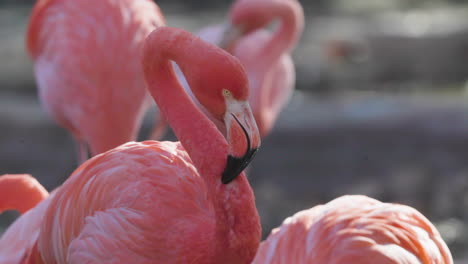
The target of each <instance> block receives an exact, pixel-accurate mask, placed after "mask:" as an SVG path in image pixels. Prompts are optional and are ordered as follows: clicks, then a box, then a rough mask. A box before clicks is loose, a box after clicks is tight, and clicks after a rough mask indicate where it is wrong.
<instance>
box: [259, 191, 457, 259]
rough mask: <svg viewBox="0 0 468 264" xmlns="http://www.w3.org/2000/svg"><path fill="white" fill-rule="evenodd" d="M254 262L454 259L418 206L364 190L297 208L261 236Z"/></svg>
mask: <svg viewBox="0 0 468 264" xmlns="http://www.w3.org/2000/svg"><path fill="white" fill-rule="evenodd" d="M252 263H253V264H260V263H269V264H279V263H328V264H351V263H360V264H367V263H369V264H371V263H372V264H374V263H380V264H403V263H405V264H421V263H427V264H452V263H453V260H452V256H451V254H450V251H449V249H448V248H447V245H446V244H445V242H444V241H443V240H442V238H441V237H440V234H439V232H438V231H437V230H436V228H435V227H434V226H433V225H432V224H431V222H429V220H427V219H426V218H425V217H424V216H423V215H422V214H421V213H419V212H418V211H417V210H415V209H413V208H411V207H409V206H405V205H399V204H391V203H381V202H379V201H377V200H374V199H371V198H369V197H366V196H361V195H350V196H342V197H339V198H337V199H335V200H333V201H331V202H329V203H327V204H325V205H319V206H315V207H313V208H311V209H308V210H304V211H301V212H298V213H296V214H295V215H293V216H292V217H289V218H287V219H286V220H285V221H284V222H283V224H282V225H281V226H280V227H279V228H276V229H273V231H272V232H271V234H270V236H269V237H268V238H267V240H266V241H264V242H262V243H261V245H260V247H259V249H258V253H257V255H256V256H255V259H254V261H253V262H252Z"/></svg>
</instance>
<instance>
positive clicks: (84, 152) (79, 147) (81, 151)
mask: <svg viewBox="0 0 468 264" xmlns="http://www.w3.org/2000/svg"><path fill="white" fill-rule="evenodd" d="M75 145H76V157H77V159H78V166H79V165H81V164H83V163H84V162H85V161H87V160H88V159H89V157H90V155H89V152H88V145H87V144H86V142H84V141H83V140H80V139H75Z"/></svg>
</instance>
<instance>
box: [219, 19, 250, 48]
mask: <svg viewBox="0 0 468 264" xmlns="http://www.w3.org/2000/svg"><path fill="white" fill-rule="evenodd" d="M243 34H244V30H243V29H242V27H241V26H235V25H233V24H231V23H229V22H228V23H226V24H225V25H224V30H223V33H222V36H221V39H220V41H219V44H218V46H219V47H220V48H222V49H225V50H227V49H229V48H230V47H231V46H232V44H233V43H234V42H235V41H236V40H237V39H239V38H240V37H241V36H242V35H243Z"/></svg>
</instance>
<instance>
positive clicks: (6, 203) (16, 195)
mask: <svg viewBox="0 0 468 264" xmlns="http://www.w3.org/2000/svg"><path fill="white" fill-rule="evenodd" d="M47 196H48V192H47V191H46V190H45V189H44V187H42V185H41V184H40V183H39V182H38V181H37V180H36V179H34V178H33V177H32V176H31V175H28V174H18V175H3V176H1V177H0V213H1V212H3V211H6V210H17V211H18V212H20V213H21V214H24V213H25V212H26V211H28V210H29V209H31V208H33V207H34V206H36V205H37V204H38V203H39V202H41V201H42V200H44V199H45V198H47Z"/></svg>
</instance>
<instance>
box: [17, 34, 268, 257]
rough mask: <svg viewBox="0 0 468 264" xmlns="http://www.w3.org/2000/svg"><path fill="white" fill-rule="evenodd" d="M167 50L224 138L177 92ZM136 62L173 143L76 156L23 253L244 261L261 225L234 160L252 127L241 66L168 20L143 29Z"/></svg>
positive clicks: (249, 150)
mask: <svg viewBox="0 0 468 264" xmlns="http://www.w3.org/2000/svg"><path fill="white" fill-rule="evenodd" d="M194 51H197V52H194ZM169 60H173V61H175V62H176V63H177V64H178V65H180V67H181V68H182V69H183V71H184V73H185V74H186V77H187V79H188V81H189V83H190V85H191V88H192V91H193V92H194V95H195V96H196V97H197V98H198V100H199V101H200V102H201V103H202V105H203V106H204V107H205V108H206V109H207V110H208V111H209V113H210V114H211V115H212V118H215V119H217V120H219V121H223V122H224V123H225V130H226V131H225V132H226V139H225V138H224V136H223V135H222V134H221V132H220V131H218V130H217V129H216V127H215V126H214V125H213V123H212V122H211V121H210V120H209V119H208V118H207V117H205V116H204V114H203V113H202V112H201V111H200V110H199V109H197V108H196V106H195V105H194V104H193V103H192V102H191V100H190V98H189V97H188V96H187V95H186V94H185V92H184V90H183V88H182V87H181V86H180V84H179V83H178V81H177V79H176V76H175V75H174V72H173V70H172V67H171V64H170V61H169ZM143 65H144V67H143V68H144V72H145V76H146V80H147V82H148V85H149V88H150V91H151V94H152V95H153V97H154V98H155V100H156V101H157V103H158V105H159V106H160V109H161V110H162V112H163V115H164V116H165V117H167V118H168V121H169V123H170V124H171V126H172V127H173V129H174V131H175V133H176V135H177V137H178V138H179V139H180V140H181V143H179V142H167V141H166V142H157V141H146V142H142V143H135V142H131V143H127V144H124V145H122V146H119V147H117V148H116V149H113V150H111V151H108V152H106V153H103V154H101V155H97V156H96V157H94V158H92V159H90V160H88V161H87V162H85V163H84V164H83V165H82V166H80V167H79V168H78V169H77V170H76V171H75V172H74V174H73V175H72V177H69V179H68V180H67V181H66V182H65V183H64V184H63V185H62V186H61V187H59V189H57V190H56V191H55V192H54V194H53V195H52V197H51V198H50V199H48V200H47V201H48V205H47V209H46V211H45V214H44V216H43V217H41V218H40V219H43V223H42V225H41V227H40V234H39V237H38V239H37V240H36V241H35V243H34V245H33V246H32V247H29V248H30V249H31V250H30V255H29V258H30V259H31V260H34V261H38V262H39V263H104V262H105V263H109V262H114V263H115V262H117V263H124V262H125V263H127V262H131V263H207V262H209V263H250V261H251V260H252V259H253V257H254V254H255V252H256V250H257V247H258V244H259V241H260V233H261V232H260V223H259V218H258V214H257V210H256V208H255V202H254V196H253V193H252V190H251V188H250V185H249V183H248V181H247V178H246V177H245V175H244V173H242V170H243V169H244V168H245V167H246V166H247V164H248V163H249V161H250V160H251V158H252V157H253V155H254V154H255V151H256V148H257V147H258V146H259V144H260V136H259V134H258V129H257V127H256V125H255V121H254V119H253V116H252V114H251V111H250V107H249V105H248V102H247V97H248V88H247V78H246V76H245V73H244V71H243V68H242V67H241V65H240V64H239V63H238V61H237V60H236V59H234V58H233V57H231V56H230V55H229V54H227V53H225V52H224V51H222V50H221V49H219V48H216V47H215V46H212V45H210V44H207V43H205V42H203V41H201V40H200V39H198V38H196V37H194V36H192V35H190V34H189V33H188V32H185V31H182V30H178V29H174V28H168V27H161V28H158V29H156V30H155V31H154V32H153V33H151V34H150V36H149V37H148V39H147V42H146V45H145V48H144V59H143ZM239 174H240V175H239ZM42 208H43V207H38V209H36V208H35V209H33V210H31V212H33V211H36V210H39V211H40V210H43V209H42ZM20 220H21V219H20Z"/></svg>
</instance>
